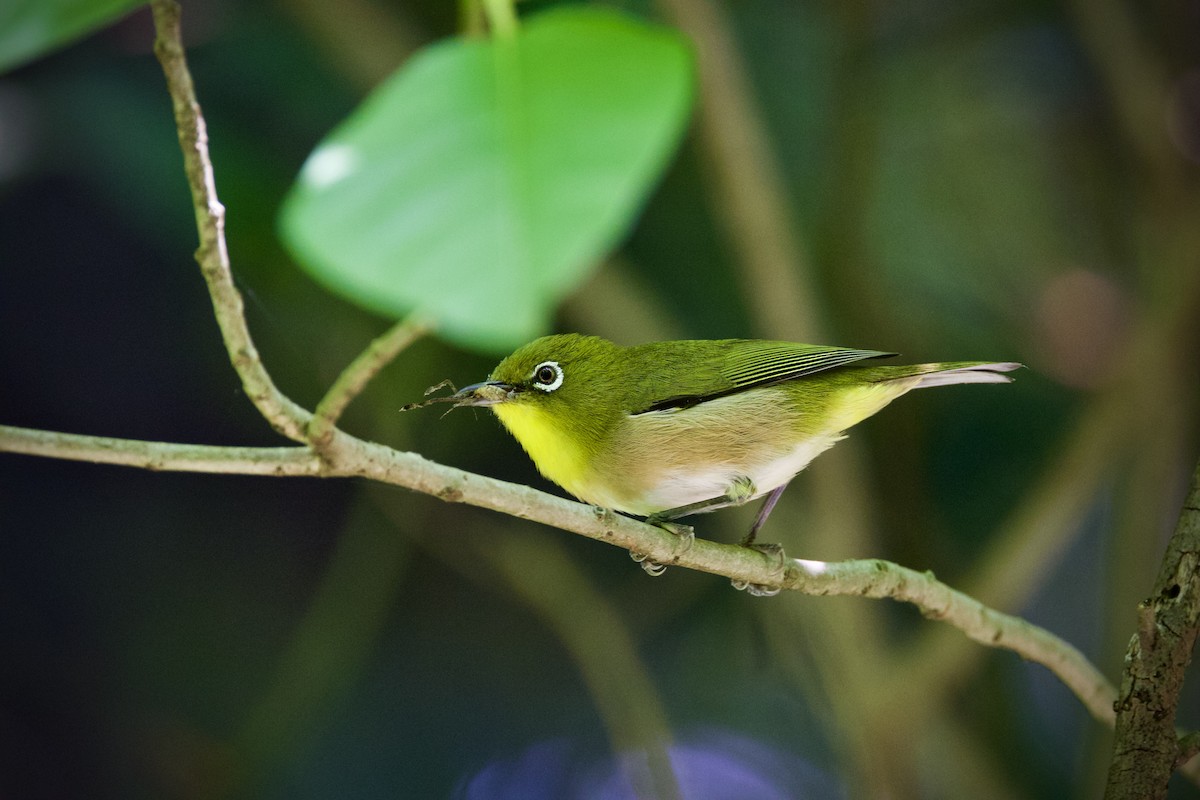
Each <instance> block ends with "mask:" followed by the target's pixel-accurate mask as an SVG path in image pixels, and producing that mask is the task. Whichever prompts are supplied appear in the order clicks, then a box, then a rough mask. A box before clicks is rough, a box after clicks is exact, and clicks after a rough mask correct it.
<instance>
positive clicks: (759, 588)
mask: <svg viewBox="0 0 1200 800" xmlns="http://www.w3.org/2000/svg"><path fill="white" fill-rule="evenodd" d="M729 583H730V585H731V586H733V588H734V589H737V590H738V591H739V592H745V593H746V594H748V595H752V596H754V597H774V596H775V595H777V594H779V593H780V592H781V591H782V590H783V587H781V586H768V585H767V584H765V583H751V582H750V581H742V580H736V579H735V580H731V581H730V582H729Z"/></svg>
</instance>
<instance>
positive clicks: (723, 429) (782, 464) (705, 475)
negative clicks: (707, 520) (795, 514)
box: [581, 390, 843, 516]
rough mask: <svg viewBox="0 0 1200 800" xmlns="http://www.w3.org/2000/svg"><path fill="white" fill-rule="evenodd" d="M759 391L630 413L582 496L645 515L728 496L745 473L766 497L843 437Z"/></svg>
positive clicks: (755, 492) (760, 494)
mask: <svg viewBox="0 0 1200 800" xmlns="http://www.w3.org/2000/svg"><path fill="white" fill-rule="evenodd" d="M754 395H755V396H754V397H747V395H745V394H742V395H734V396H731V397H729V398H721V399H717V400H711V401H708V402H706V403H703V404H701V405H699V406H695V407H693V408H689V409H683V410H678V411H663V412H653V413H650V414H640V415H635V416H631V417H629V418H628V419H627V420H625V422H624V423H623V425H622V426H621V429H620V430H619V431H618V433H617V435H616V436H614V437H613V443H612V447H610V448H608V450H607V451H606V452H605V453H604V454H603V456H602V457H601V458H600V459H599V460H598V462H597V464H596V470H595V473H594V474H593V476H592V480H591V481H589V486H588V491H587V494H588V495H589V496H586V497H585V496H582V495H581V499H583V500H586V501H587V502H590V503H594V504H596V505H600V506H604V507H607V508H614V509H616V510H618V511H624V512H627V513H631V514H637V515H640V516H645V515H647V514H652V513H654V512H656V511H663V510H666V509H669V508H677V507H679V506H684V505H688V504H690V503H697V502H700V501H703V500H711V499H713V498H716V497H720V496H721V495H723V494H725V493H726V491H728V490H729V488H730V486H731V485H732V484H733V483H734V482H735V481H737V480H739V479H745V478H748V479H749V480H750V481H751V482H752V483H753V484H754V493H753V495H752V497H759V496H762V495H764V494H767V493H768V492H770V491H772V490H773V489H776V488H778V487H779V486H782V485H783V484H785V483H787V482H788V481H790V480H791V479H792V478H793V477H794V476H795V475H796V473H798V472H800V471H801V470H802V469H804V468H805V467H806V466H808V464H809V462H811V461H812V460H813V459H814V458H816V457H817V456H818V455H820V454H821V453H822V452H824V451H825V450H827V449H829V448H830V447H831V446H833V444H834V443H836V442H837V441H838V440H839V439H841V438H843V436H842V434H841V432H839V431H828V430H822V429H820V426H816V428H815V429H813V428H812V427H809V426H805V425H804V424H803V421H802V420H799V419H797V418H795V417H788V416H787V415H783V414H781V413H780V405H779V402H778V397H776V396H775V393H774V392H772V391H770V390H764V391H760V392H755V393H754ZM748 401H750V402H748ZM719 507H720V506H713V508H714V509H715V508H719Z"/></svg>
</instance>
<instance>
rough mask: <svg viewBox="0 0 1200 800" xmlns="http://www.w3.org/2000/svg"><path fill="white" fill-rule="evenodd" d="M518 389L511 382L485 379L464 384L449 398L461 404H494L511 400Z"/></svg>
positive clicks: (456, 403)
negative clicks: (480, 381)
mask: <svg viewBox="0 0 1200 800" xmlns="http://www.w3.org/2000/svg"><path fill="white" fill-rule="evenodd" d="M517 391H518V389H517V387H515V386H513V385H512V384H510V383H504V382H503V381H484V382H483V383H473V384H471V385H470V386H464V387H463V388H461V389H459V390H458V391H457V392H455V393H454V394H453V395H451V396H450V398H449V400H450V401H451V402H453V403H454V404H455V405H459V406H494V405H496V404H498V403H503V402H505V401H506V400H511V399H512V398H513V397H515V396H516V394H517Z"/></svg>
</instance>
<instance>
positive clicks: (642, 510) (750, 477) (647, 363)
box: [442, 334, 1021, 547]
mask: <svg viewBox="0 0 1200 800" xmlns="http://www.w3.org/2000/svg"><path fill="white" fill-rule="evenodd" d="M891 355H895V354H894V353H883V352H879V351H876V350H849V349H845V348H840V347H820V346H816V345H809V344H795V343H792V342H772V341H760V340H752V339H724V340H713V341H678V342H654V343H651V344H642V345H636V346H633V347H621V346H619V345H616V344H613V343H612V342H609V341H607V340H605V339H601V338H598V337H596V336H581V335H578V334H563V335H557V336H545V337H543V338H541V339H537V340H535V341H533V342H530V343H529V344H527V345H525V346H523V347H521V348H519V349H518V350H517V351H516V352H514V353H513V354H512V355H510V356H508V357H507V358H505V359H504V360H503V361H501V362H500V364H499V365H498V366H497V367H496V369H495V370H493V371H492V374H491V376H490V377H489V378H488V380H486V381H484V382H483V383H477V384H474V385H472V386H467V387H465V388H463V389H461V390H460V391H458V392H457V393H455V394H454V395H452V396H450V397H446V398H442V399H443V400H444V401H447V402H453V403H455V404H456V405H468V406H487V407H489V408H491V409H492V411H493V412H495V414H496V416H497V417H499V418H500V421H501V422H502V423H503V424H504V426H505V427H506V428H508V430H509V432H510V433H512V435H513V436H514V437H516V439H517V441H518V442H520V443H521V446H522V447H524V448H525V451H526V452H527V453H528V454H529V457H530V458H532V459H533V462H534V464H536V465H537V468H538V470H539V471H540V472H541V473H542V475H544V476H546V477H547V478H549V479H550V480H552V481H554V482H555V483H557V484H558V485H559V486H561V487H563V488H564V489H566V490H567V491H568V492H570V493H571V494H573V495H575V496H576V497H578V498H579V499H580V500H583V501H585V502H587V503H592V504H594V505H597V506H601V507H604V508H611V509H614V510H616V511H621V512H624V513H626V514H633V515H637V516H643V517H646V521H647V522H650V523H651V524H655V525H659V526H662V527H665V528H667V529H669V530H672V529H673V530H675V531H676V532H680V529H681V528H683V527H684V526H673V525H671V524H670V522H669V521H670V520H674V519H677V518H679V517H684V516H687V515H689V514H695V513H698V512H705V511H712V510H715V509H718V508H722V507H725V506H735V505H741V504H743V503H746V502H748V501H750V500H753V499H754V498H756V497H762V496H763V495H766V498H767V499H766V502H765V503H764V504H763V506H762V510H761V511H759V514H758V517H757V518H756V519H755V521H754V524H753V526H752V527H751V529H750V532H749V534H747V536H746V537H745V539H743V540H742V544H743V545H745V546H754V540H755V537H756V536H757V534H758V531H759V529H760V528H761V527H762V525H763V523H764V522H766V520H767V517H768V516H769V515H770V513H771V509H772V508H774V506H775V503H776V501H777V500H778V499H779V496H780V495H781V494H782V493H783V490H784V488H785V487H786V486H787V484H788V482H789V481H790V480H791V479H792V478H793V477H795V476H796V474H797V473H798V472H800V471H801V470H802V469H804V468H805V467H806V466H808V464H809V462H811V461H812V460H813V459H814V458H816V457H817V456H818V455H820V454H821V453H822V452H824V451H825V450H827V449H829V448H830V447H832V446H833V445H834V444H835V443H836V442H838V441H840V440H841V439H843V438H845V433H844V432H845V430H846V429H847V428H849V427H850V426H852V425H855V424H856V423H858V422H861V421H862V420H864V419H866V418H867V417H869V416H871V415H872V414H874V413H875V412H877V411H879V410H880V409H882V408H883V407H884V406H886V405H887V404H888V403H890V402H891V401H892V400H895V399H896V398H897V397H899V396H900V395H902V394H904V393H905V392H908V391H909V390H911V389H918V388H922V387H925V386H945V385H949V384H955V383H1007V382H1009V381H1010V380H1012V379H1011V378H1009V377H1008V376H1007V375H1005V374H1003V373H1006V372H1009V371H1011V370H1014V369H1017V368H1018V367H1020V366H1021V365H1020V364H1015V363H1010V362H1002V363H989V362H982V361H955V362H948V363H940V364H915V365H909V366H864V365H862V364H860V363H859V362H862V361H864V360H867V359H876V358H883V357H886V356H891ZM683 532H685V533H686V532H690V529H684V531H683ZM760 547H764V546H760Z"/></svg>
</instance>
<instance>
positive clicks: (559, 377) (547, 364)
mask: <svg viewBox="0 0 1200 800" xmlns="http://www.w3.org/2000/svg"><path fill="white" fill-rule="evenodd" d="M562 382H563V371H562V367H560V366H559V365H558V362H556V361H543V362H542V363H541V364H538V365H537V366H536V367H534V368H533V385H534V386H536V387H537V388H539V389H541V390H542V391H543V392H553V391H554V390H555V389H557V388H558V387H560V386H562Z"/></svg>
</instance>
